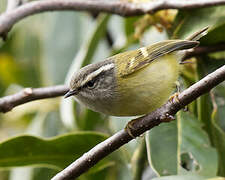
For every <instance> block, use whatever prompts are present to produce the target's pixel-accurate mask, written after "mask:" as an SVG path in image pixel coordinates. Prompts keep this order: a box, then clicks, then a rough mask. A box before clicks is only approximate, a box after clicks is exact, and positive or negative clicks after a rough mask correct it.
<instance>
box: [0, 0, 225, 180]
mask: <svg viewBox="0 0 225 180" xmlns="http://www.w3.org/2000/svg"><path fill="white" fill-rule="evenodd" d="M6 3H7V2H6V0H1V1H0V13H3V12H4V11H5V8H6ZM206 26H210V31H209V33H208V34H207V35H206V36H205V37H203V38H202V39H201V45H207V46H213V45H215V44H216V45H218V44H220V43H221V44H223V43H225V33H224V32H225V6H218V7H210V8H202V9H196V10H190V11H183V10H182V11H175V10H166V11H160V12H158V13H156V14H154V15H143V16H138V17H129V18H124V17H120V16H117V15H106V14H91V13H87V12H51V13H42V14H38V15H34V16H31V17H28V18H25V19H23V20H22V21H20V22H19V23H17V24H16V25H15V26H14V27H13V29H12V30H11V32H10V33H9V36H8V39H7V41H6V42H3V41H2V40H0V95H1V97H3V96H6V95H9V94H13V93H16V92H18V91H20V90H22V89H23V88H25V87H33V88H37V87H44V86H52V85H58V84H68V82H69V80H70V77H71V74H72V73H73V72H75V71H76V70H78V69H79V68H80V67H82V66H85V65H87V64H89V63H93V62H97V61H101V60H104V59H105V58H106V57H108V56H110V55H112V54H115V53H118V52H122V51H126V50H129V49H135V48H138V47H141V46H145V45H149V44H151V43H153V42H158V41H161V40H165V39H169V38H185V37H187V36H188V35H189V34H192V33H193V32H195V31H198V30H200V29H201V28H203V27H206ZM192 61H193V62H194V63H193V64H187V65H185V66H184V67H183V70H182V73H181V77H180V79H179V81H180V83H181V88H182V89H185V88H187V87H188V86H190V85H191V84H193V83H195V82H197V81H198V80H199V79H201V78H202V77H204V76H205V75H207V74H208V73H210V72H212V71H213V70H215V69H217V68H218V67H220V66H222V65H224V64H225V51H221V52H217V53H211V54H203V55H201V56H199V57H198V58H197V59H192ZM188 108H189V111H188V112H183V111H181V112H179V113H178V115H177V118H176V121H174V122H171V123H166V124H161V125H160V126H158V127H155V128H153V129H152V130H151V131H150V132H147V133H146V134H145V136H143V137H140V138H137V139H136V140H133V141H132V142H130V143H129V144H127V145H125V146H124V147H122V148H121V149H120V150H118V151H116V152H115V153H113V154H112V155H110V156H109V157H107V158H105V159H104V160H102V161H100V162H99V163H98V164H97V165H96V166H95V167H93V168H92V169H91V170H89V171H88V173H85V174H84V175H82V176H81V177H80V178H79V179H81V180H89V179H107V180H108V179H109V180H114V179H119V180H128V179H144V180H147V179H148V180H149V179H154V180H172V179H173V180H189V179H196V180H201V179H211V180H212V179H213V180H217V179H218V180H219V179H223V178H222V177H225V83H222V84H220V85H219V86H218V87H216V88H214V89H213V90H212V91H211V93H208V94H206V95H204V96H202V97H201V98H199V99H197V100H196V101H195V102H193V103H191V104H190V105H189V107H188ZM131 119H132V118H131V117H124V118H120V117H107V116H105V115H102V114H99V113H96V112H93V111H91V110H88V109H86V108H85V107H83V106H81V105H79V104H77V103H76V102H74V101H73V100H72V99H63V98H62V97H59V98H53V99H45V100H39V101H33V102H30V103H27V104H24V105H21V106H18V107H15V108H14V109H13V110H12V111H10V112H8V113H5V114H3V113H1V114H0V167H1V169H2V170H1V171H0V180H18V179H23V180H47V179H50V178H51V177H52V176H54V175H55V174H56V173H57V172H59V171H60V170H62V169H63V168H65V167H66V166H67V165H69V164H70V163H71V162H73V161H74V160H75V159H77V158H78V157H80V156H81V155H82V154H83V153H85V152H86V151H88V150H89V149H90V148H92V147H93V146H94V145H96V144H98V143H100V142H101V141H103V140H104V139H106V138H107V137H109V136H110V135H112V134H114V133H116V132H117V131H119V130H120V129H122V128H124V127H125V125H126V123H127V122H128V121H129V120H131Z"/></svg>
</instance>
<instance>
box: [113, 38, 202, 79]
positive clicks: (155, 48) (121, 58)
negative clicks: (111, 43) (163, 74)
mask: <svg viewBox="0 0 225 180" xmlns="http://www.w3.org/2000/svg"><path fill="white" fill-rule="evenodd" d="M198 44H199V42H198V41H190V40H167V41H163V42H159V43H156V44H153V45H151V46H147V47H142V48H140V49H137V50H134V51H128V52H125V53H121V54H118V55H115V56H114V57H115V59H116V60H117V63H118V66H119V76H120V77H125V76H127V75H129V74H132V73H133V72H135V71H137V70H139V69H141V68H143V67H145V66H147V65H149V64H150V63H151V62H152V61H154V60H155V59H157V58H159V57H161V56H163V55H166V54H168V53H171V52H174V51H177V50H184V49H190V48H193V47H195V46H197V45H198Z"/></svg>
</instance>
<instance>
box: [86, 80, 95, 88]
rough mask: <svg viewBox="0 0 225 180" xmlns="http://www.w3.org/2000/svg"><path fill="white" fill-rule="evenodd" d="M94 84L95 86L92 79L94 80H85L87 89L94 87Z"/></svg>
mask: <svg viewBox="0 0 225 180" xmlns="http://www.w3.org/2000/svg"><path fill="white" fill-rule="evenodd" d="M94 86H95V81H94V80H91V81H88V82H87V87H88V88H89V89H92V88H94Z"/></svg>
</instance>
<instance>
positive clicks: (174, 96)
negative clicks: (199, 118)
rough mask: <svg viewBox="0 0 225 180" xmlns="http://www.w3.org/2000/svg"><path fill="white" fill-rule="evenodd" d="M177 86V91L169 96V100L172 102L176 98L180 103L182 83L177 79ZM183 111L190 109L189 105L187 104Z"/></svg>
mask: <svg viewBox="0 0 225 180" xmlns="http://www.w3.org/2000/svg"><path fill="white" fill-rule="evenodd" d="M175 84H176V88H177V92H175V93H174V94H173V95H172V96H170V98H169V101H170V102H171V103H173V102H174V100H175V101H176V102H177V103H180V100H179V98H178V96H179V94H180V92H181V91H180V83H179V82H178V81H176V83H175ZM183 111H185V112H186V111H188V107H187V106H185V107H184V108H183Z"/></svg>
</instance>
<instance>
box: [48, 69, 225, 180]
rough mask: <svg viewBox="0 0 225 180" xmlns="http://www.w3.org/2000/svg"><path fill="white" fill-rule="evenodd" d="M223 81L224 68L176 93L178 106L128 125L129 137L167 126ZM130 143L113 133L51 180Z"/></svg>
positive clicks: (66, 177) (66, 179)
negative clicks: (175, 116)
mask: <svg viewBox="0 0 225 180" xmlns="http://www.w3.org/2000/svg"><path fill="white" fill-rule="evenodd" d="M224 80H225V65H224V66H222V67H221V68H219V69H217V70H216V71H214V72H213V73H211V74H209V75H207V76H206V77H204V78H203V79H201V80H200V81H199V82H197V83H195V84H194V85H192V86H191V87H189V88H188V89H186V90H184V91H183V92H182V93H180V94H179V95H178V99H179V102H178V101H173V102H171V101H168V102H167V103H166V104H164V105H163V106H162V107H160V108H158V109H157V110H155V111H153V112H152V113H150V114H148V115H146V116H143V117H140V118H137V119H134V120H132V121H131V122H129V125H130V124H131V125H132V129H130V130H131V133H132V135H134V136H135V137H137V136H140V135H141V134H143V133H144V132H145V131H147V130H149V129H151V128H153V127H154V126H157V125H159V124H160V123H162V122H168V120H169V119H168V118H171V117H173V116H174V115H175V114H176V113H177V112H178V111H179V110H180V109H181V108H183V107H184V106H186V105H188V104H189V103H190V102H192V101H194V100H195V99H197V98H198V97H199V96H201V95H202V94H204V93H206V92H208V91H210V90H211V89H212V88H213V87H215V86H216V85H218V84H219V83H221V82H223V81H224ZM132 139H133V138H132V137H131V136H130V135H129V134H128V133H127V131H126V130H124V129H123V130H121V131H119V132H117V133H116V134H114V135H113V136H111V137H110V138H108V139H106V140H105V141H103V142H101V143H100V144H98V145H96V146H95V147H94V148H92V149H91V150H90V151H88V152H87V153H85V154H84V155H83V156H81V157H80V158H79V159H77V160H76V161H75V162H73V163H72V164H71V165H69V166H68V167H67V168H65V169H64V170H63V171H61V172H60V173H58V174H57V175H56V176H55V177H53V178H52V180H71V179H74V178H76V177H78V176H80V175H81V174H82V173H84V172H86V171H87V170H88V169H89V168H91V167H92V166H94V165H95V164H96V163H97V162H98V161H100V160H101V159H103V158H104V157H106V156H107V155H109V154H110V153H112V152H113V151H115V150H117V149H118V148H119V147H121V146H123V145H124V144H126V143H128V142H129V141H131V140H132Z"/></svg>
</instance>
